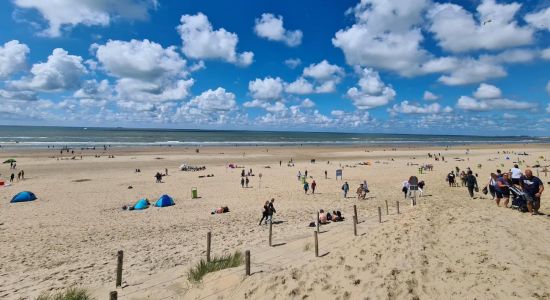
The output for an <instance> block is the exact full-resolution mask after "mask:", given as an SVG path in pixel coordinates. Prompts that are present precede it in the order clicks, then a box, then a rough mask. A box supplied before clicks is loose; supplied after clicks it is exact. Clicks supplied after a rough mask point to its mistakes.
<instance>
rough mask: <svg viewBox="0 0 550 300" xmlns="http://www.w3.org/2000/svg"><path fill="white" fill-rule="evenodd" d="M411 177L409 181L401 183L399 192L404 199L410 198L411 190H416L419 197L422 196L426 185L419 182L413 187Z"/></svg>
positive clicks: (421, 181) (422, 181)
mask: <svg viewBox="0 0 550 300" xmlns="http://www.w3.org/2000/svg"><path fill="white" fill-rule="evenodd" d="M413 177H414V176H413ZM413 177H411V178H409V180H405V181H403V184H402V187H401V191H402V192H403V194H404V195H405V199H407V198H409V197H411V194H412V191H413V190H417V191H418V192H419V196H420V197H422V196H424V186H426V183H425V182H424V180H420V181H418V183H417V184H416V185H414V186H413V183H412V178H413Z"/></svg>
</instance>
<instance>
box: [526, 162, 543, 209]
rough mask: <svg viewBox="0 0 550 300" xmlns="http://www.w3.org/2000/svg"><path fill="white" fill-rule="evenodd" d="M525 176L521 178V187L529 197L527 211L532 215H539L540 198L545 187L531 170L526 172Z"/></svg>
mask: <svg viewBox="0 0 550 300" xmlns="http://www.w3.org/2000/svg"><path fill="white" fill-rule="evenodd" d="M524 174H525V175H523V176H521V178H520V185H521V188H522V189H523V192H525V195H526V196H527V197H526V198H527V209H528V210H529V212H530V213H531V214H532V215H538V214H539V208H540V197H541V196H542V192H543V191H544V185H543V184H542V181H541V180H540V179H539V178H538V177H536V176H533V172H532V171H531V170H530V169H527V170H525V173H524Z"/></svg>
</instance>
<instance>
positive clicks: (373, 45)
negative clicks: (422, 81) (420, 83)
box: [332, 0, 430, 76]
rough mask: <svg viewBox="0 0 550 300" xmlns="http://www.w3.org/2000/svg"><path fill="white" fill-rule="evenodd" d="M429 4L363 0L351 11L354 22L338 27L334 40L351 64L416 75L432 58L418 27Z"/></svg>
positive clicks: (417, 0) (422, 0) (408, 0)
mask: <svg viewBox="0 0 550 300" xmlns="http://www.w3.org/2000/svg"><path fill="white" fill-rule="evenodd" d="M429 4H430V1H428V0H412V1H411V0H396V1H385V0H363V1H361V2H360V3H359V4H357V5H356V6H355V7H354V8H353V9H351V10H350V11H349V12H350V13H354V15H355V24H354V25H352V26H351V27H349V28H346V29H342V30H339V31H338V32H337V33H336V34H335V37H334V38H333V39H332V43H333V45H334V46H335V47H338V48H340V49H342V51H343V52H344V55H345V57H346V62H347V63H348V64H349V65H360V66H369V67H374V68H380V69H385V70H391V71H395V72H397V73H399V74H401V75H404V76H411V75H414V74H417V73H418V72H419V71H420V70H419V66H420V65H421V64H422V63H423V62H425V61H426V60H428V59H429V53H428V52H427V51H425V50H424V49H422V47H421V43H422V41H423V39H424V38H423V36H422V32H421V30H420V28H418V24H420V23H421V22H422V14H423V12H424V11H425V10H426V9H427V8H428V5H429Z"/></svg>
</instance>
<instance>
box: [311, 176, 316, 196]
mask: <svg viewBox="0 0 550 300" xmlns="http://www.w3.org/2000/svg"><path fill="white" fill-rule="evenodd" d="M316 187H317V182H315V180H313V182H311V194H312V195H315V188H316Z"/></svg>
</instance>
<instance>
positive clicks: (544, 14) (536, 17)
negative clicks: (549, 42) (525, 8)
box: [525, 7, 550, 30]
mask: <svg viewBox="0 0 550 300" xmlns="http://www.w3.org/2000/svg"><path fill="white" fill-rule="evenodd" d="M525 21H527V23H529V24H530V25H531V26H533V27H534V28H537V29H546V30H550V7H547V8H545V9H542V10H540V11H538V12H536V13H531V14H527V15H526V16H525Z"/></svg>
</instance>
